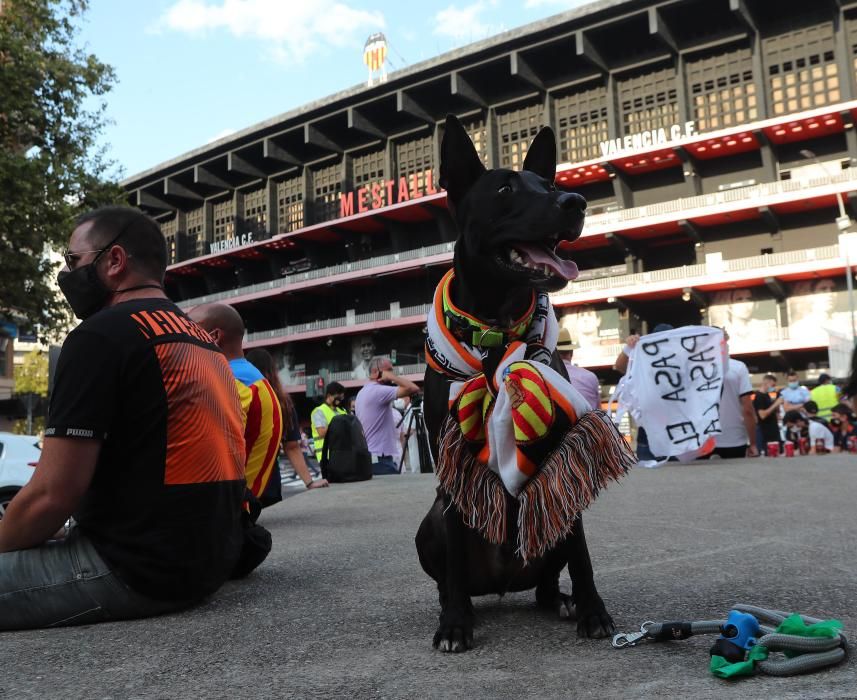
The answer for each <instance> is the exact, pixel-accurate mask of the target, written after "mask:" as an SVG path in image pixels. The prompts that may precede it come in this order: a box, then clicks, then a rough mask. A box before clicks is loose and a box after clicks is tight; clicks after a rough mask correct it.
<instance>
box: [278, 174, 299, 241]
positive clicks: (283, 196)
mask: <svg viewBox="0 0 857 700" xmlns="http://www.w3.org/2000/svg"><path fill="white" fill-rule="evenodd" d="M277 215H278V220H279V222H280V230H281V231H282V232H286V231H297V230H298V229H299V228H301V227H302V226H303V225H304V196H303V178H302V177H293V178H289V179H288V180H284V181H282V182H278V183H277Z"/></svg>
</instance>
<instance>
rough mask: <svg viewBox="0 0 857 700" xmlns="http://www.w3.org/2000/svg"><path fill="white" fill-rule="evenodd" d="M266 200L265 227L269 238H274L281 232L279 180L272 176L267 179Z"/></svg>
mask: <svg viewBox="0 0 857 700" xmlns="http://www.w3.org/2000/svg"><path fill="white" fill-rule="evenodd" d="M265 202H266V207H267V210H268V217H267V220H266V221H265V229H266V233H267V234H268V238H272V237H273V236H276V235H277V234H278V233H279V232H280V207H279V202H278V201H277V181H276V180H274V178H272V177H269V178H268V179H267V180H265Z"/></svg>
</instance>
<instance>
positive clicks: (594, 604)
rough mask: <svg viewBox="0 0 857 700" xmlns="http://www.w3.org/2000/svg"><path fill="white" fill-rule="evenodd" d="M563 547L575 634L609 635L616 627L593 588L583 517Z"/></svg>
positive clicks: (588, 635) (577, 522)
mask: <svg viewBox="0 0 857 700" xmlns="http://www.w3.org/2000/svg"><path fill="white" fill-rule="evenodd" d="M565 546H566V547H567V551H568V573H569V576H571V585H572V589H571V597H572V600H573V601H574V608H575V612H576V613H577V636H578V637H590V638H598V639H600V638H602V637H609V636H610V635H612V634H613V632H614V631H615V629H616V628H615V626H614V624H613V618H612V617H610V614H609V613H608V612H607V608H606V607H605V606H604V601H603V600H601V596H600V595H598V591H597V590H596V588H595V577H594V575H593V572H592V560H591V559H590V558H589V548H588V547H587V546H586V535H585V534H584V532H583V518H582V517H581V516H579V515H578V516H577V520H576V522H575V523H574V529H573V530H572V532H571V534H570V535H569V536H568V538H567V539H566V541H565Z"/></svg>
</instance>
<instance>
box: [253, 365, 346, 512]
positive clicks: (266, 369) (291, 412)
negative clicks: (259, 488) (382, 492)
mask: <svg viewBox="0 0 857 700" xmlns="http://www.w3.org/2000/svg"><path fill="white" fill-rule="evenodd" d="M247 361H248V362H250V363H251V364H252V365H253V366H254V367H256V369H258V370H259V371H260V372H261V373H262V376H263V377H265V379H267V380H268V382H269V383H270V384H271V388H272V389H273V390H274V393H275V394H276V395H277V398H278V399H279V401H280V412H281V413H282V414H283V452H284V453H285V455H286V458H287V459H288V460H289V464H291V465H292V468H293V469H294V470H295V474H297V476H298V477H299V478H300V480H301V481H303V482H304V486H306V487H307V488H308V489H319V488H324V487H326V486H329V485H330V484H328V483H327V479H313V477H312V473H311V472H310V470H309V467H308V466H307V463H306V460H305V459H304V453H303V451H302V450H301V429H300V426H299V425H298V413H297V410H296V409H295V404H294V401H292V397H291V396H289V395H288V393H287V392H286V391H285V390H284V389H283V385H282V384H280V378H279V377H278V376H277V368H276V366H275V364H274V358H273V357H272V356H271V353H269V352H268V351H267V350H265V349H264V348H254V349H253V350H250V351H249V352H248V353H247ZM275 480H276V482H277V483H276V484H275V485H276V486H278V487H279V489H278V490H279V491H280V492H281V493H282V482H281V474H280V468H279V464H277V465H276V467H275V473H274V474H273V475H272V477H271V482H274V481H275ZM271 482H269V485H268V489H267V490H266V491H265V492H264V493H263V494H262V499H261V500H262V507H265V505H267V503H266V501H268V500H269V493H270V492H271V491H272V490H273V489H272V483H271ZM276 500H278V501H280V500H282V495H281V496H280V498H278V499H276Z"/></svg>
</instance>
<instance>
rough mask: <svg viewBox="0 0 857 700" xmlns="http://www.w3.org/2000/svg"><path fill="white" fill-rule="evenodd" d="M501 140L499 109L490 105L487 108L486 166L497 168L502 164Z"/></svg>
mask: <svg viewBox="0 0 857 700" xmlns="http://www.w3.org/2000/svg"><path fill="white" fill-rule="evenodd" d="M499 153H500V142H499V140H498V135H497V110H496V109H495V108H494V107H489V108H488V109H486V110H485V160H486V161H487V163H485V167H487V168H497V167H499V164H500V158H499Z"/></svg>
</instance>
